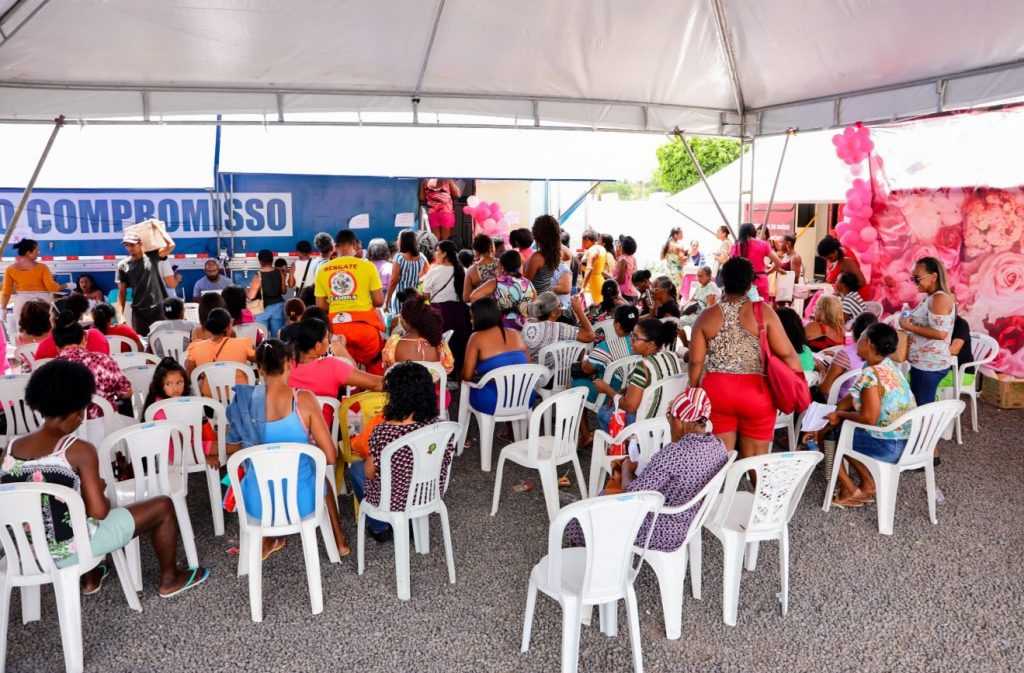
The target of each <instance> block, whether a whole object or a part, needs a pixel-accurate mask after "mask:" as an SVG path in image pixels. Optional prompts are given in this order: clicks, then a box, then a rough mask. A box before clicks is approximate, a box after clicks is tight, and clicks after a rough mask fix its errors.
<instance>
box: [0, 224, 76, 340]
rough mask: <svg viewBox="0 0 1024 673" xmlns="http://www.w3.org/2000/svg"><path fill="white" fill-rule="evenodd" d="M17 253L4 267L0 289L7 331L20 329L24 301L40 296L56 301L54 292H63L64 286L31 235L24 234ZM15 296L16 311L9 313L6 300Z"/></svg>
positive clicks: (15, 332) (16, 247)
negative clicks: (0, 289) (29, 236)
mask: <svg viewBox="0 0 1024 673" xmlns="http://www.w3.org/2000/svg"><path fill="white" fill-rule="evenodd" d="M14 249H15V250H16V251H17V253H18V254H17V256H16V257H15V258H14V262H13V263H12V264H10V265H9V266H8V267H7V268H6V269H4V285H3V290H2V291H0V309H2V310H3V313H4V316H5V317H6V319H7V333H8V334H17V333H18V316H20V315H21V307H22V306H24V305H25V302H27V301H31V300H33V299H41V300H43V301H45V302H46V303H47V304H50V303H52V302H53V293H54V292H60V290H61V286H60V284H59V283H57V281H55V280H54V279H53V274H51V273H50V268H49V267H48V266H46V265H45V264H43V263H41V262H37V261H36V258H38V257H39V243H38V242H36V241H34V240H32V239H31V238H23V239H21V240H20V241H18V243H17V244H16V245H15V246H14ZM12 296H13V297H14V311H13V312H12V313H11V314H10V315H8V314H7V304H8V303H9V302H10V301H11V297H12Z"/></svg>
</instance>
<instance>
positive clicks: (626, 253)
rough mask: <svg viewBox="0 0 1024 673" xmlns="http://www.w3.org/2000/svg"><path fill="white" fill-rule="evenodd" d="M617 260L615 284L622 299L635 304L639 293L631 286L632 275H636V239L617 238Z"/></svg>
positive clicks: (627, 237) (629, 237)
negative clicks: (617, 285)
mask: <svg viewBox="0 0 1024 673" xmlns="http://www.w3.org/2000/svg"><path fill="white" fill-rule="evenodd" d="M618 248H619V259H618V263H617V264H616V265H615V279H614V280H615V282H617V283H618V284H619V292H621V293H622V298H623V299H625V300H626V301H628V302H629V303H630V304H635V303H636V300H637V299H638V298H639V296H640V292H639V291H638V290H637V289H636V287H635V286H634V285H633V274H634V273H636V258H635V257H634V256H633V255H635V254H636V239H634V238H633V237H632V236H619V245H618Z"/></svg>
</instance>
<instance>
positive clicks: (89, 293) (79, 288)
mask: <svg viewBox="0 0 1024 673" xmlns="http://www.w3.org/2000/svg"><path fill="white" fill-rule="evenodd" d="M72 292H75V293H77V294H80V295H82V296H84V297H85V298H86V299H88V300H89V307H90V308H91V307H93V306H95V305H96V304H102V303H103V302H104V301H106V297H105V296H104V294H103V290H101V289H100V288H99V286H98V285H97V284H96V279H95V278H93V277H92V276H91V275H89V274H87V273H83V274H82V275H81V276H79V277H78V282H77V283H76V284H75V289H74V290H72Z"/></svg>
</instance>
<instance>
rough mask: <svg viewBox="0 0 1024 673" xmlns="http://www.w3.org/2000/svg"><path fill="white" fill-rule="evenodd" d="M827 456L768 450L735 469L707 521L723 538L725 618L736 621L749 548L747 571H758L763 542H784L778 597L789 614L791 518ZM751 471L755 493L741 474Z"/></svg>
mask: <svg viewBox="0 0 1024 673" xmlns="http://www.w3.org/2000/svg"><path fill="white" fill-rule="evenodd" d="M823 457H824V456H823V455H822V454H821V453H820V452H818V451H784V452H781V453H768V454H764V455H760V456H751V457H750V458H744V459H743V460H738V461H736V462H735V463H733V465H732V467H731V468H730V469H729V472H728V474H727V476H726V481H725V490H724V492H723V495H722V497H721V498H720V499H719V501H718V504H717V505H716V506H715V509H714V512H713V513H712V514H711V516H709V517H708V520H707V522H706V523H705V524H704V527H705V528H707V529H708V530H709V531H711V533H712V534H713V535H714V536H715V537H717V538H718V540H719V542H721V543H722V552H723V555H724V559H723V566H724V577H723V590H722V618H723V619H724V621H725V623H726V624H728V625H729V626H736V612H737V609H738V607H739V598H740V579H741V577H742V574H743V556H744V550H745V551H746V557H747V570H749V571H753V570H754V569H755V567H756V565H757V550H758V546H759V544H760V543H761V542H762V541H766V540H778V542H779V570H780V574H781V575H782V591H780V592H779V594H778V598H779V602H780V603H781V604H782V614H783V616H785V614H786V612H787V610H788V609H789V521H790V519H792V518H793V514H794V512H796V508H797V505H798V504H799V503H800V498H801V497H803V492H804V488H805V487H806V486H807V480H808V478H809V477H810V476H811V471H812V470H813V469H814V466H815V465H817V464H818V463H819V462H821V460H822V458H823ZM751 471H753V472H754V474H755V475H756V483H757V485H756V487H755V489H754V492H753V493H751V492H749V491H741V490H739V486H740V478H741V477H743V475H744V474H746V473H747V472H751Z"/></svg>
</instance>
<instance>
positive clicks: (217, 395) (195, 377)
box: [192, 361, 256, 407]
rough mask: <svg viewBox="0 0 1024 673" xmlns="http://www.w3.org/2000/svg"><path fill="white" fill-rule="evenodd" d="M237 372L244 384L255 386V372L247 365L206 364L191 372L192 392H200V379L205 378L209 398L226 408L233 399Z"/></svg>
mask: <svg viewBox="0 0 1024 673" xmlns="http://www.w3.org/2000/svg"><path fill="white" fill-rule="evenodd" d="M238 372H241V373H242V374H243V375H244V376H245V382H246V383H248V384H249V385H255V384H256V370H254V369H253V368H252V367H250V366H249V365H246V364H242V363H241V362H227V361H225V362H207V363H206V364H204V365H199V366H198V367H196V368H195V369H193V370H192V390H193V391H194V392H196V393H198V392H199V391H200V390H202V388H200V379H201V378H202V377H206V385H208V386H209V387H210V397H212V398H213V399H215V400H217V401H218V402H220V403H221V404H223V405H224V406H225V407H226V406H227V405H229V404H231V398H232V397H234V394H235V384H236V383H237V382H238V380H237V374H238Z"/></svg>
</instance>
